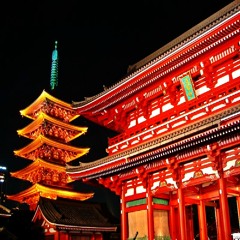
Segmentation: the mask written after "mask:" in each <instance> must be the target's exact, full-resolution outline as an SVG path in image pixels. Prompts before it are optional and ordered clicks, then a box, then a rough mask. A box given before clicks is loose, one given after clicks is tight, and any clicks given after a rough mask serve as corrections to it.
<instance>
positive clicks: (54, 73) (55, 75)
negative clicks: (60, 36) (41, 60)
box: [50, 41, 58, 90]
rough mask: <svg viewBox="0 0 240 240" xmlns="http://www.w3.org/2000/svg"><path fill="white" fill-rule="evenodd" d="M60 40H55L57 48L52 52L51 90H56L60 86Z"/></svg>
mask: <svg viewBox="0 0 240 240" xmlns="http://www.w3.org/2000/svg"><path fill="white" fill-rule="evenodd" d="M57 44H58V42H57V41H55V49H54V50H53V52H52V67H51V78H50V87H51V90H54V88H55V87H56V86H58V50H57Z"/></svg>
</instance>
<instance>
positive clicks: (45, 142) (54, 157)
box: [14, 135, 90, 164]
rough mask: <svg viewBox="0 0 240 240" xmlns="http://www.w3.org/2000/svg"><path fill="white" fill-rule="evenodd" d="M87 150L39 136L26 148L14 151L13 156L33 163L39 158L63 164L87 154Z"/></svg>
mask: <svg viewBox="0 0 240 240" xmlns="http://www.w3.org/2000/svg"><path fill="white" fill-rule="evenodd" d="M89 150H90V149H89V148H78V147H73V146H70V145H67V144H64V143H59V142H56V141H53V140H51V139H49V138H46V137H45V136H42V135H39V136H38V137H37V138H36V139H35V140H34V141H32V142H31V143H29V144H28V145H27V146H25V147H23V148H21V149H19V150H15V151H14V154H15V155H17V156H19V157H23V158H26V159H30V160H33V161H34V160H36V159H38V158H41V159H44V160H48V161H52V162H57V163H62V164H63V163H64V162H65V163H66V162H70V161H73V160H75V159H77V158H79V157H81V156H83V155H85V154H87V153H88V152H89Z"/></svg>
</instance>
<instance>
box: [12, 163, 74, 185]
mask: <svg viewBox="0 0 240 240" xmlns="http://www.w3.org/2000/svg"><path fill="white" fill-rule="evenodd" d="M48 173H49V174H51V175H52V174H55V175H57V176H56V178H60V176H61V177H62V178H63V183H65V184H66V183H70V182H72V179H71V178H70V177H69V176H68V175H67V174H66V168H65V167H64V166H60V165H57V164H53V163H50V162H46V161H44V160H42V159H37V160H35V161H34V162H32V163H31V164H29V165H28V166H27V167H25V168H23V169H21V170H19V171H15V172H11V173H10V174H11V177H15V178H19V179H23V180H27V181H30V182H32V183H36V182H44V180H45V179H46V176H44V175H47V174H48ZM59 182H60V183H59ZM55 184H58V185H59V184H61V179H59V180H58V181H57V179H56V183H55Z"/></svg>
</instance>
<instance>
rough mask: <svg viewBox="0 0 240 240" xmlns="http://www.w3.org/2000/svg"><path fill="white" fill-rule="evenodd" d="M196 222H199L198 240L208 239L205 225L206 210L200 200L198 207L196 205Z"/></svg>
mask: <svg viewBox="0 0 240 240" xmlns="http://www.w3.org/2000/svg"><path fill="white" fill-rule="evenodd" d="M198 221H199V235H200V240H205V239H208V235H207V223H206V208H205V204H204V202H203V200H202V199H201V200H200V201H199V205H198Z"/></svg>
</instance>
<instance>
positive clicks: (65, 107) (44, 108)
mask: <svg viewBox="0 0 240 240" xmlns="http://www.w3.org/2000/svg"><path fill="white" fill-rule="evenodd" d="M41 112H44V113H46V114H48V115H51V116H52V117H55V118H58V119H61V120H63V121H64V122H71V121H72V120H74V119H76V118H77V117H79V115H78V114H77V112H76V111H75V110H74V109H73V108H72V106H71V104H69V103H66V102H64V101H62V100H59V99H58V98H55V97H53V96H52V95H50V94H49V93H47V92H46V91H45V90H43V91H42V93H41V95H40V96H39V97H38V98H37V99H36V100H35V101H34V102H33V103H32V104H30V105H29V106H28V107H26V108H25V109H23V110H20V114H21V115H22V116H25V117H28V118H30V119H36V118H37V117H38V115H39V114H40V113H41Z"/></svg>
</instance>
